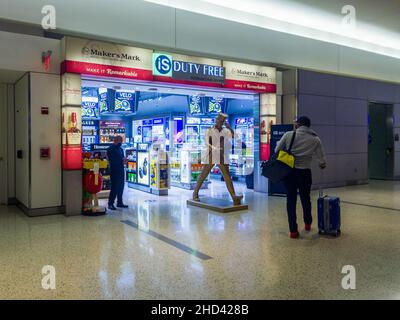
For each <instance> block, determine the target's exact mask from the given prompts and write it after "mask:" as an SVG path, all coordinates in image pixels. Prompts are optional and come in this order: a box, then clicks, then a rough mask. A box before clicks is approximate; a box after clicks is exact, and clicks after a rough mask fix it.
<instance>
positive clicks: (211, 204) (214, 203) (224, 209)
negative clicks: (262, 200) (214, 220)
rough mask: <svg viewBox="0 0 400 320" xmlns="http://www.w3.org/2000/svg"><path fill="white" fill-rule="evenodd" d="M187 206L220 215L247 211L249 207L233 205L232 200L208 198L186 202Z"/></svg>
mask: <svg viewBox="0 0 400 320" xmlns="http://www.w3.org/2000/svg"><path fill="white" fill-rule="evenodd" d="M187 205H188V206H194V207H199V208H203V209H208V210H211V211H216V212H221V213H229V212H235V211H242V210H248V209H249V206H248V205H247V204H240V205H234V204H233V202H232V200H230V199H221V198H209V197H204V198H203V197H202V198H200V201H195V200H192V199H190V200H187Z"/></svg>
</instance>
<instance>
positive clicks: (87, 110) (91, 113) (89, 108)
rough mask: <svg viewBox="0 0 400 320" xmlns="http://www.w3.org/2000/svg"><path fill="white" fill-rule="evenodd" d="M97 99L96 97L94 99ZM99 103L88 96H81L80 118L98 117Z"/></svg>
mask: <svg viewBox="0 0 400 320" xmlns="http://www.w3.org/2000/svg"><path fill="white" fill-rule="evenodd" d="M96 100H97V99H96ZM98 117H99V103H98V102H97V101H93V100H92V99H90V98H85V97H82V118H98Z"/></svg>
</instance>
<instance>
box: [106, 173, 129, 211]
mask: <svg viewBox="0 0 400 320" xmlns="http://www.w3.org/2000/svg"><path fill="white" fill-rule="evenodd" d="M124 187H125V178H124V174H123V173H111V191H110V196H109V197H108V204H109V205H112V204H114V202H115V198H117V203H118V205H120V204H123V203H124V202H123V200H122V194H123V193H124Z"/></svg>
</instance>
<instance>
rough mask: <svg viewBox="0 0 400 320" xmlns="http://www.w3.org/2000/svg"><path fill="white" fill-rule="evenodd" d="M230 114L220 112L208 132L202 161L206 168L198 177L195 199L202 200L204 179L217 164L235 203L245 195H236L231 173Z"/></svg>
mask: <svg viewBox="0 0 400 320" xmlns="http://www.w3.org/2000/svg"><path fill="white" fill-rule="evenodd" d="M227 119H228V115H227V114H225V113H220V114H218V117H217V119H216V120H215V125H214V126H213V127H211V128H209V129H208V130H207V132H206V139H205V141H206V150H205V151H204V152H203V159H202V163H203V164H204V168H203V170H202V172H201V175H200V176H199V178H198V179H197V184H196V188H195V189H194V191H193V200H194V201H200V198H199V190H200V189H201V186H202V185H203V183H204V180H205V179H206V178H207V176H208V175H209V174H210V172H211V169H212V168H213V167H214V165H217V166H218V167H219V169H220V170H221V173H222V176H223V177H224V180H225V183H226V187H227V188H228V191H229V193H230V195H231V197H232V200H233V204H234V205H240V204H241V201H242V199H243V196H238V195H236V192H235V188H234V186H233V182H232V178H231V175H230V173H229V153H230V151H231V150H232V140H233V138H234V132H233V129H232V128H231V127H230V125H229V123H228V121H226V120H227Z"/></svg>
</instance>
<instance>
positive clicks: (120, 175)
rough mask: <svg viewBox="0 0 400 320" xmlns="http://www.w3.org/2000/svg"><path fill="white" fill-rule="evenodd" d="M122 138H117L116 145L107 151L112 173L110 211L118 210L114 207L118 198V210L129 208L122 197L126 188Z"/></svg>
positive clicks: (109, 199)
mask: <svg viewBox="0 0 400 320" xmlns="http://www.w3.org/2000/svg"><path fill="white" fill-rule="evenodd" d="M122 141H123V139H122V137H121V136H116V137H115V139H114V143H113V145H112V146H110V147H109V148H108V149H107V158H108V163H109V165H110V172H111V191H110V196H109V198H108V209H110V210H117V209H116V208H115V206H114V201H115V198H117V207H118V208H128V206H127V205H125V204H124V202H123V201H122V195H123V193H124V187H125V169H124V165H125V156H124V150H122V148H121V145H122Z"/></svg>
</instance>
